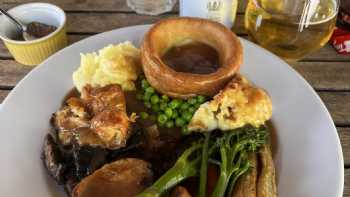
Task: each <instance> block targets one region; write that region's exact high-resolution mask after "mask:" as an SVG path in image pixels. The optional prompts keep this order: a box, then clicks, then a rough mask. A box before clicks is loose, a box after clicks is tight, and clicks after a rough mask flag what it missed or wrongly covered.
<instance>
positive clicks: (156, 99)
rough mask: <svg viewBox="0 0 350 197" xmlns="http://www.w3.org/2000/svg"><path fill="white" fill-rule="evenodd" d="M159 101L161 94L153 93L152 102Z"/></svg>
mask: <svg viewBox="0 0 350 197" xmlns="http://www.w3.org/2000/svg"><path fill="white" fill-rule="evenodd" d="M158 102H159V96H158V95H156V94H153V95H152V96H151V103H152V104H157V103H158Z"/></svg>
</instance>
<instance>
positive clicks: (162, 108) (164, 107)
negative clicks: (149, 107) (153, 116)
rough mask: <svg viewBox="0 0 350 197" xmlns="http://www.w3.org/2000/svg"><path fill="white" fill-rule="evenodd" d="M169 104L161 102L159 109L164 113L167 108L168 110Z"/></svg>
mask: <svg viewBox="0 0 350 197" xmlns="http://www.w3.org/2000/svg"><path fill="white" fill-rule="evenodd" d="M167 106H168V105H167V104H166V103H164V102H163V101H161V103H160V104H159V108H160V110H162V111H164V110H165V109H166V108H167Z"/></svg>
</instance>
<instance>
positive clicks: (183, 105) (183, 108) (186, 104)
mask: <svg viewBox="0 0 350 197" xmlns="http://www.w3.org/2000/svg"><path fill="white" fill-rule="evenodd" d="M189 107H190V104H189V103H187V102H184V103H182V105H181V106H180V109H182V110H187V109H188V108H189Z"/></svg>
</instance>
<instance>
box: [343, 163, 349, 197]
mask: <svg viewBox="0 0 350 197" xmlns="http://www.w3.org/2000/svg"><path fill="white" fill-rule="evenodd" d="M344 180H345V183H344V195H343V196H344V197H349V196H350V169H345V173H344Z"/></svg>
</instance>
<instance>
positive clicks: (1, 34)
mask: <svg viewBox="0 0 350 197" xmlns="http://www.w3.org/2000/svg"><path fill="white" fill-rule="evenodd" d="M8 12H9V13H10V14H12V15H13V16H14V17H15V18H16V19H17V20H19V21H21V22H23V23H24V24H26V23H29V22H33V21H36V22H41V23H45V24H49V25H54V26H56V27H57V29H56V31H54V32H52V33H51V34H49V35H47V36H45V37H42V38H39V39H36V40H32V41H18V40H13V39H11V38H12V37H13V35H14V34H15V32H16V30H17V29H16V26H15V25H14V24H13V23H12V22H11V21H10V20H8V19H7V18H5V16H1V17H0V27H3V28H1V29H0V38H1V39H2V40H3V41H4V43H5V45H6V47H7V48H8V50H9V51H10V53H11V54H12V55H13V57H14V58H15V60H16V61H18V62H19V63H22V64H25V65H37V64H40V63H41V62H42V61H44V60H45V59H46V58H48V57H49V56H50V55H52V54H53V53H55V52H56V51H58V50H60V49H62V48H63V47H65V46H67V35H66V15H65V13H64V11H63V10H62V9H60V8H59V7H57V6H55V5H52V4H48V3H28V4H23V5H20V6H17V7H14V8H12V9H10V10H9V11H8Z"/></svg>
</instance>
